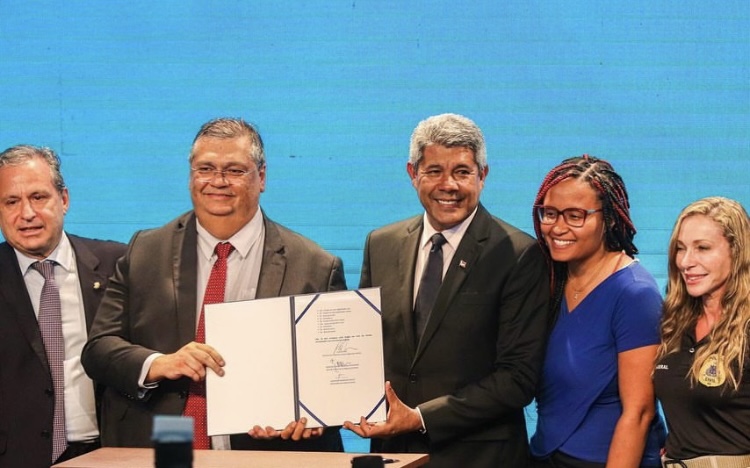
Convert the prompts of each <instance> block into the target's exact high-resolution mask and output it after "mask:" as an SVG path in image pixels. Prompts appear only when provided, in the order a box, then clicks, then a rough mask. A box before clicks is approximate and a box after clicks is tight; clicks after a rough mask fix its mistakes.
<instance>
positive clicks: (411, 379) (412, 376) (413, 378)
mask: <svg viewBox="0 0 750 468" xmlns="http://www.w3.org/2000/svg"><path fill="white" fill-rule="evenodd" d="M416 381H417V374H416V373H414V372H412V373H411V374H409V382H411V383H414V382H416Z"/></svg>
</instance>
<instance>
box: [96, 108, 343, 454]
mask: <svg viewBox="0 0 750 468" xmlns="http://www.w3.org/2000/svg"><path fill="white" fill-rule="evenodd" d="M190 164H191V178H190V191H191V197H192V201H193V208H194V209H193V210H192V211H190V212H188V213H185V214H183V215H181V216H179V217H178V218H177V219H175V220H173V221H171V222H169V223H168V224H166V225H165V226H163V227H161V228H158V229H154V230H149V231H143V232H139V233H136V234H135V236H133V238H132V240H131V241H130V245H129V248H128V252H127V254H126V255H125V256H124V257H123V258H122V260H121V261H120V262H119V263H118V265H117V269H116V272H115V275H114V277H113V279H112V282H111V284H110V287H109V288H108V289H107V291H106V294H105V297H104V300H103V301H102V304H101V306H100V308H99V312H98V315H97V319H96V320H95V322H94V325H93V327H92V332H91V336H90V339H89V341H88V343H87V344H86V347H85V349H84V351H83V365H84V367H85V369H86V371H87V372H88V373H89V375H91V376H93V377H94V378H96V379H97V380H100V381H101V382H103V383H104V384H106V386H107V389H106V391H105V394H104V399H103V408H102V410H103V411H102V412H103V414H102V442H103V444H104V445H106V446H133V447H148V446H151V441H150V437H151V430H152V418H153V416H154V415H156V414H171V415H179V414H182V413H183V411H184V410H185V407H186V400H187V397H188V393H189V389H190V382H191V380H192V381H203V380H204V379H205V376H206V372H216V373H217V374H219V375H222V373H223V370H222V366H223V360H222V358H221V355H220V352H221V350H220V349H214V348H212V347H211V346H209V345H207V344H204V343H199V342H196V341H195V339H196V326H197V325H196V323H197V321H198V317H199V315H200V311H201V304H202V303H203V300H202V299H203V291H205V289H206V284H207V280H208V276H209V274H208V272H209V270H210V269H211V265H212V264H213V263H214V262H215V261H216V258H217V254H215V253H214V246H215V245H217V244H218V243H223V242H229V243H231V244H232V246H233V251H232V252H231V253H230V254H229V257H228V258H227V260H226V261H227V274H226V278H227V279H226V292H225V300H226V301H235V300H247V299H255V298H266V297H276V296H285V295H293V294H304V293H312V292H322V291H329V290H340V289H346V283H345V280H344V274H343V266H342V263H341V260H340V259H339V258H338V257H335V256H333V255H331V254H329V253H327V252H325V251H324V250H323V249H321V248H320V247H319V246H318V245H316V244H315V243H314V242H312V241H310V240H308V239H306V238H304V237H303V236H301V235H299V234H297V233H294V232H292V231H290V230H289V229H286V228H285V227H283V226H281V225H279V224H277V223H274V222H273V221H271V220H270V219H268V217H266V216H265V214H264V213H263V211H262V210H261V209H260V206H259V198H260V194H261V192H263V191H264V190H265V180H266V179H265V178H266V165H265V155H264V152H263V142H262V140H261V138H260V135H259V134H258V133H257V131H256V130H255V128H253V127H252V126H251V125H249V124H247V123H246V122H244V121H243V120H241V119H216V120H213V121H210V122H208V123H206V124H204V125H203V127H202V128H201V129H200V131H199V132H198V134H197V135H196V137H195V140H194V142H193V148H192V151H191V155H190ZM257 351H258V350H254V349H253V348H252V343H248V352H257ZM268 384H272V383H270V382H258V385H268ZM247 397H248V398H253V391H252V388H248V389H247ZM262 423H263V421H248V429H250V430H249V432H248V434H238V435H233V436H232V437H231V440H227V438H226V437H212V439H211V447H212V448H214V449H216V448H224V449H226V448H232V449H262V450H296V451H300V450H316V451H341V450H343V444H342V442H341V437H340V434H339V431H338V430H337V429H338V428H329V429H328V430H325V431H323V430H322V429H320V428H315V429H310V428H307V427H306V426H305V421H303V420H300V421H296V422H292V423H290V425H289V426H288V427H287V428H285V429H284V430H282V431H275V430H267V429H266V428H262V427H260V426H256V427H252V428H251V426H252V424H262Z"/></svg>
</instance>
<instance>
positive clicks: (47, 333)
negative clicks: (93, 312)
mask: <svg viewBox="0 0 750 468" xmlns="http://www.w3.org/2000/svg"><path fill="white" fill-rule="evenodd" d="M31 267H32V268H33V269H35V270H36V271H38V272H39V273H41V274H42V276H43V277H44V286H43V287H42V294H41V297H40V300H39V316H38V317H37V321H38V322H39V331H41V332H42V341H44V349H45V350H46V351H47V361H48V362H49V368H50V372H51V373H52V385H53V387H54V390H55V412H54V417H53V420H52V462H53V463H54V462H55V460H57V459H58V458H59V457H60V455H61V454H62V453H63V452H64V451H65V449H66V448H67V447H68V440H67V437H66V435H65V372H64V370H63V361H65V340H64V339H63V334H62V306H61V305H60V290H59V289H58V288H57V283H55V262H52V261H49V260H46V261H44V262H34V263H32V264H31Z"/></svg>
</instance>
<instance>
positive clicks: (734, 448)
mask: <svg viewBox="0 0 750 468" xmlns="http://www.w3.org/2000/svg"><path fill="white" fill-rule="evenodd" d="M707 343H708V337H705V338H703V339H702V340H701V341H700V342H698V343H696V341H695V336H694V334H693V333H688V335H687V336H684V337H683V339H682V346H681V349H680V351H679V352H677V353H674V354H670V355H668V356H666V357H664V358H662V359H661V360H660V361H659V363H658V364H657V366H656V371H655V372H654V386H655V390H656V396H657V397H658V398H659V400H660V401H661V405H662V408H663V409H664V414H665V416H666V419H667V428H668V430H669V433H668V434H667V443H666V449H667V456H669V457H671V458H677V459H686V458H693V457H697V456H701V455H742V454H750V363H748V360H750V359H749V358H750V356H748V357H746V358H745V369H744V372H743V374H742V381H741V383H740V386H739V388H738V390H736V391H735V390H734V387H733V386H732V385H727V384H726V383H725V384H724V385H721V386H718V387H708V386H706V385H704V384H702V383H700V382H695V383H694V384H693V387H692V388H691V384H690V376H689V371H690V366H691V365H692V364H693V359H694V358H695V354H696V353H697V350H698V349H699V348H700V347H702V346H705V345H706V344H707ZM709 372H710V371H709ZM735 375H736V374H735ZM727 382H728V380H727Z"/></svg>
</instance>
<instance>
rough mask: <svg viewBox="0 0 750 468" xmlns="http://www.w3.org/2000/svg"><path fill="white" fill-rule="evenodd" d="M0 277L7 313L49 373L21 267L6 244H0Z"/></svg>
mask: <svg viewBox="0 0 750 468" xmlns="http://www.w3.org/2000/svg"><path fill="white" fill-rule="evenodd" d="M0 277H2V281H0V294H2V296H3V297H4V298H5V301H6V303H7V304H8V306H9V307H8V310H7V313H8V314H10V315H11V316H13V317H14V318H15V320H16V322H17V323H18V328H19V329H20V330H21V334H22V335H23V336H24V338H26V341H28V342H29V345H30V346H31V348H32V349H33V350H34V353H35V354H36V355H37V357H38V358H39V361H40V362H41V364H42V366H44V368H45V369H46V370H47V371H49V363H48V362H47V353H46V351H45V350H44V342H43V341H42V333H41V332H40V331H39V323H38V322H37V319H36V315H34V306H33V305H32V304H31V299H30V298H29V293H28V290H27V289H26V283H25V282H24V280H23V275H22V274H21V267H20V266H19V265H18V258H16V254H15V251H14V250H13V248H12V247H11V246H10V245H9V244H8V243H7V242H3V243H2V244H0ZM0 313H6V311H0Z"/></svg>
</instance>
